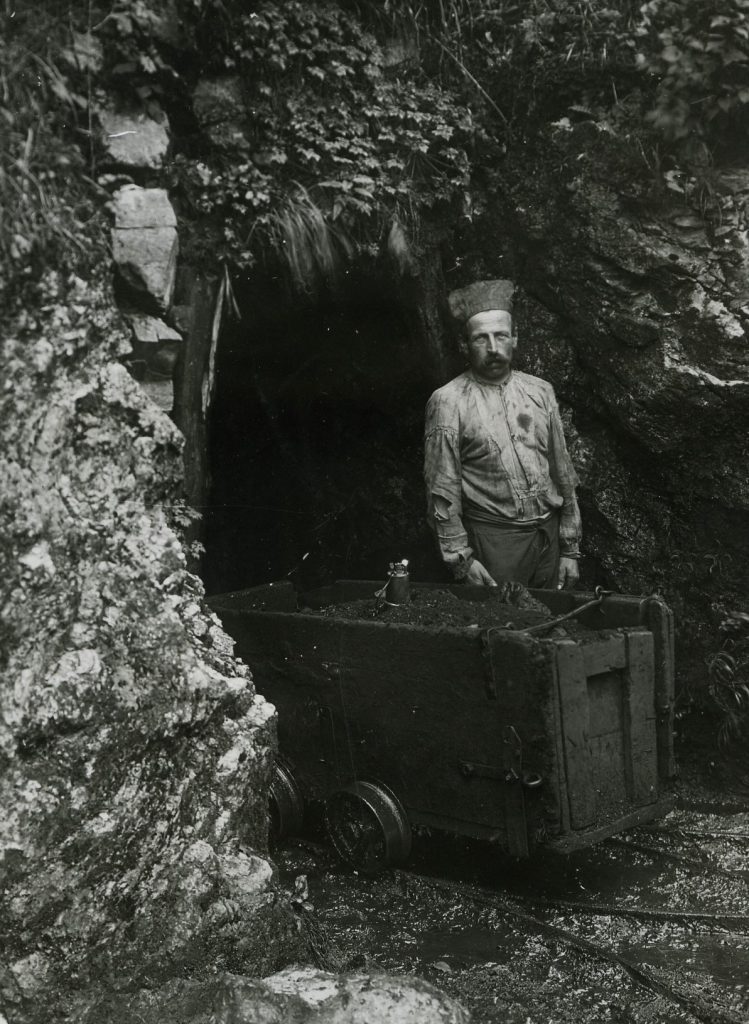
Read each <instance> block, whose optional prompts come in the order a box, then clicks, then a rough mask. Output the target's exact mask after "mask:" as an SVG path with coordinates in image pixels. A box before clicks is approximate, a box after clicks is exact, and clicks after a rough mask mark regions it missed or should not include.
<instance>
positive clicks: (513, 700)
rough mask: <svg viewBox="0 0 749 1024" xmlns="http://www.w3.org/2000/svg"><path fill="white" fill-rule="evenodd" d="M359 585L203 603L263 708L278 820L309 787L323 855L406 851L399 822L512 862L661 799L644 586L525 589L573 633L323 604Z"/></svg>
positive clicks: (661, 704)
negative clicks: (271, 732) (319, 807)
mask: <svg viewBox="0 0 749 1024" xmlns="http://www.w3.org/2000/svg"><path fill="white" fill-rule="evenodd" d="M377 586H378V585H377V584H376V583H375V582H372V581H361V580H342V581H339V582H337V583H335V584H332V585H331V586H328V587H323V588H320V589H318V590H316V591H313V592H310V593H307V594H304V595H297V594H296V593H295V592H294V590H293V588H292V587H291V586H289V585H288V584H275V585H273V584H271V585H266V586H262V587H253V588H250V589H248V590H243V591H238V592H234V593H231V594H223V595H220V596H218V597H214V598H213V599H212V600H211V604H212V606H213V608H214V610H215V611H216V612H217V614H218V615H219V616H220V618H221V620H222V622H223V625H224V627H225V628H226V630H227V631H228V632H229V634H230V635H232V636H233V637H234V639H235V640H236V643H237V654H238V655H239V656H240V657H242V658H243V659H244V660H245V661H246V662H247V663H248V664H249V666H250V667H251V669H252V672H253V675H254V679H255V683H256V686H257V688H258V690H259V692H261V693H263V694H264V696H266V697H267V698H268V699H269V700H270V701H272V702H273V703H274V704H275V705H276V707H277V710H278V733H279V749H280V752H281V756H280V757H279V759H278V762H277V765H276V776H275V778H274V781H273V784H272V801H271V805H272V817H273V819H274V823H275V830H276V832H277V833H278V834H281V835H283V834H290V833H293V832H294V831H296V830H297V829H299V828H300V827H301V824H302V818H303V813H304V805H305V802H306V801H321V802H323V803H324V804H325V807H326V811H325V814H326V821H327V826H328V831H329V834H330V837H331V839H332V841H333V844H334V846H335V847H336V849H337V850H338V852H339V853H340V854H341V855H342V856H343V857H344V859H346V860H348V861H349V862H350V863H352V864H353V865H354V866H355V867H357V868H358V869H360V870H362V871H374V870H377V869H379V868H381V867H383V866H386V865H388V864H394V863H398V862H399V861H402V860H404V859H405V858H406V857H407V855H408V852H409V849H410V842H411V832H412V829H413V828H414V827H423V828H428V829H439V830H444V831H446V832H448V833H453V834H457V835H463V836H469V837H474V838H477V839H483V840H487V841H488V842H490V843H494V844H496V845H497V847H499V848H500V849H501V850H503V851H505V852H506V853H508V854H510V855H512V856H515V857H519V858H523V857H527V856H528V855H529V854H530V853H532V852H533V851H534V849H536V848H538V847H553V848H556V849H558V850H563V851H570V850H573V849H576V848H580V847H584V846H589V845H592V844H594V843H596V842H599V841H600V840H602V839H604V838H606V837H607V836H610V835H613V834H615V833H617V832H621V831H623V830H624V829H627V828H629V827H632V826H634V825H636V824H640V823H642V822H647V821H650V820H652V819H654V818H656V817H659V816H661V815H663V814H664V813H665V812H666V811H667V810H668V809H669V807H670V806H671V804H672V798H671V783H672V780H673V776H674V756H673V739H672V735H673V691H674V655H673V619H672V614H671V612H670V610H669V609H668V607H667V606H666V604H665V603H664V602H663V601H662V600H661V599H660V598H659V597H629V596H621V595H614V594H611V595H606V596H603V595H601V596H599V597H598V598H596V597H595V596H594V595H591V594H584V593H576V592H565V591H558V592H557V591H533V592H532V593H533V595H534V596H535V597H536V598H537V599H539V600H540V601H542V602H543V603H544V605H545V606H546V607H548V608H549V610H550V615H552V616H556V617H559V616H562V615H567V614H569V613H570V612H575V614H576V618H575V619H574V620H573V621H574V622H576V623H579V627H580V628H578V629H577V632H576V633H575V634H573V635H567V633H566V632H565V631H564V630H563V629H562V630H560V629H559V628H558V627H557V629H552V630H550V631H549V630H542V631H541V632H540V633H537V634H534V633H533V632H530V633H528V632H525V631H523V630H522V629H515V628H512V626H511V624H510V625H509V627H508V628H506V622H505V620H507V619H508V618H509V619H511V618H512V615H511V614H508V609H507V607H506V606H500V610H499V611H498V614H497V624H496V625H490V626H488V627H486V626H485V627H483V628H480V627H479V626H476V625H471V624H469V625H467V626H465V627H460V628H455V627H443V626H440V625H412V624H401V623H396V622H391V621H388V618H387V613H385V614H384V615H381V616H378V617H375V618H372V617H370V618H367V619H355V618H351V617H344V616H343V615H340V616H339V615H338V614H337V611H336V606H341V607H342V606H344V605H346V604H350V602H352V601H357V600H362V599H370V600H371V601H373V602H374V594H375V591H376V590H377ZM435 586H436V585H433V584H415V585H414V584H412V587H411V592H412V595H414V598H416V597H418V593H419V590H420V589H422V588H429V587H432V588H434V587H435ZM442 589H443V590H445V589H447V590H449V591H450V592H451V593H452V594H454V595H456V596H458V597H459V598H460V599H461V600H464V601H474V602H475V601H487V600H489V599H490V598H491V591H490V590H487V588H478V587H469V586H454V587H444V586H443V587H442ZM321 609H323V610H324V614H321V613H320V610H321ZM510 611H511V609H510Z"/></svg>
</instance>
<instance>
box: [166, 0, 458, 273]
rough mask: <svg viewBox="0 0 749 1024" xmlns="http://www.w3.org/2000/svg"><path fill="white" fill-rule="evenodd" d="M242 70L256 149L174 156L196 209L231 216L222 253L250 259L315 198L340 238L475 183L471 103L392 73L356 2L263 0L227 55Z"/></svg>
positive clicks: (245, 18)
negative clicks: (195, 161)
mask: <svg viewBox="0 0 749 1024" xmlns="http://www.w3.org/2000/svg"><path fill="white" fill-rule="evenodd" d="M223 62H224V67H225V69H226V70H227V71H228V72H230V73H233V74H236V75H238V76H239V77H240V78H241V82H242V86H243V89H244V91H245V96H246V106H247V109H248V111H249V116H248V120H247V126H246V128H247V131H246V136H247V140H248V143H249V145H248V153H249V155H245V156H244V157H243V158H242V159H241V160H237V159H236V153H232V152H229V153H226V152H221V151H218V150H216V151H214V152H213V153H211V154H210V156H209V157H208V158H207V159H206V160H204V161H203V164H202V166H201V168H195V167H191V166H190V162H189V161H182V162H181V163H180V162H179V161H178V162H177V164H176V165H175V169H176V181H175V183H178V184H179V185H180V186H181V187H182V188H183V190H184V192H185V194H186V196H187V197H188V199H189V201H190V202H191V203H192V204H193V206H194V208H195V209H196V210H197V211H198V212H200V213H202V214H211V215H215V216H218V217H219V218H220V219H221V220H222V222H223V241H224V247H225V251H224V255H226V256H227V258H230V259H231V260H232V262H235V263H238V264H239V265H251V264H252V263H253V262H255V260H256V259H257V254H258V251H259V250H260V249H262V246H263V243H266V242H267V241H268V240H272V239H273V238H274V237H277V230H278V224H279V220H278V218H279V217H286V218H287V220H286V223H287V224H288V223H291V221H292V220H294V219H295V217H296V215H298V216H299V218H301V220H302V221H304V222H305V223H307V220H306V219H305V218H306V213H305V211H306V212H307V213H308V212H309V209H310V204H311V203H312V204H314V205H315V206H316V207H317V208H318V209H319V210H320V212H321V213H322V215H323V216H324V217H325V219H326V221H327V222H328V224H329V225H331V227H332V228H333V229H334V230H335V231H336V232H338V234H339V237H343V235H348V236H350V237H357V238H359V239H360V240H363V241H365V242H366V241H368V240H369V241H371V240H373V239H376V238H378V237H380V236H382V233H383V230H384V228H385V226H386V225H389V224H390V223H391V222H392V220H393V218H396V219H398V220H401V221H403V222H408V221H409V220H410V221H412V222H415V221H416V220H417V219H418V217H419V216H420V214H421V213H422V212H423V211H425V210H428V209H431V208H434V207H436V206H438V205H439V204H444V203H450V202H452V200H453V199H454V198H455V197H456V196H458V195H460V194H462V193H464V192H465V191H466V189H467V188H468V184H469V157H468V150H469V147H470V145H471V142H472V137H473V123H472V118H471V115H470V112H469V110H468V109H467V107H465V106H464V105H461V104H459V103H456V101H455V98H454V96H453V95H452V94H451V93H449V92H448V91H445V90H443V89H442V88H441V87H440V86H439V84H438V83H435V82H432V81H429V80H424V81H416V80H414V79H413V78H407V77H405V76H399V75H391V74H389V73H387V72H386V69H385V55H384V52H383V48H382V45H381V44H380V43H379V42H378V41H377V39H376V38H375V36H374V35H373V34H372V33H371V32H369V31H368V30H367V29H366V28H365V27H363V25H362V24H361V22H360V20H359V19H358V18H357V17H355V16H354V15H353V14H352V13H351V12H350V11H347V10H345V9H344V8H342V7H341V6H338V5H337V4H334V3H323V4H320V5H314V6H309V5H306V4H303V3H300V2H291V3H283V4H282V3H278V2H276V0H265V2H262V3H259V4H257V5H256V6H255V9H254V10H253V11H252V12H251V13H247V14H244V15H242V16H241V17H240V18H239V19H238V20H237V22H236V24H235V30H234V33H233V38H232V40H231V43H230V45H229V46H228V47H227V48H226V52H225V54H224V57H223Z"/></svg>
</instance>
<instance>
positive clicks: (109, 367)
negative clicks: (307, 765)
mask: <svg viewBox="0 0 749 1024" xmlns="http://www.w3.org/2000/svg"><path fill="white" fill-rule="evenodd" d="M41 306H43V307H44V308H43V309H42V310H41V311H40V312H39V313H37V314H30V313H24V314H21V315H20V316H19V317H18V318H17V319H16V322H15V324H14V331H13V332H12V334H11V336H10V337H8V338H7V339H6V341H5V344H4V348H3V364H4V367H5V371H6V375H5V389H4V393H3V398H2V401H3V406H2V415H1V416H0V424H1V426H0V433H1V436H0V451H2V453H3V455H2V459H1V460H0V475H2V479H3V492H2V496H1V498H0V527H1V529H0V535H1V538H0V567H1V569H2V597H1V600H0V606H1V607H2V620H1V622H2V645H1V646H2V661H1V662H0V670H1V671H2V686H1V687H0V759H1V760H2V766H3V771H2V776H1V777H0V805H1V806H2V807H3V816H2V821H1V822H0V857H1V859H0V870H1V871H2V881H3V892H4V897H3V905H2V911H1V912H0V921H1V922H2V923H1V924H0V932H1V935H0V945H1V946H2V949H3V954H4V965H3V967H2V969H1V970H0V1010H1V1011H2V1012H3V1013H4V1014H5V1015H6V1017H7V1018H8V1019H9V1020H13V1021H14V1022H21V1021H25V1020H35V1019H45V1020H51V1019H55V1017H56V1015H57V1014H58V1013H59V1012H61V1005H62V1002H63V1001H64V999H65V998H67V996H69V994H70V992H71V991H73V990H79V991H83V992H85V991H86V990H87V989H88V988H89V987H91V986H93V987H94V988H95V990H96V991H97V993H99V994H100V990H101V986H102V985H105V986H106V987H107V988H109V989H111V990H112V991H116V990H118V989H123V988H124V989H127V988H128V987H130V988H132V987H136V988H137V987H140V986H142V985H147V984H152V983H153V981H154V979H158V980H159V982H160V983H161V982H163V981H164V979H166V978H169V977H170V976H178V975H179V976H182V975H184V973H185V971H190V972H193V973H194V974H196V975H199V974H200V973H201V972H202V971H206V970H210V971H214V970H215V969H216V968H220V969H225V970H230V971H235V972H239V973H247V974H253V975H257V974H265V973H268V972H269V971H273V970H274V969H277V968H278V967H281V966H283V965H284V964H286V963H288V962H289V961H290V960H293V959H302V960H303V959H306V958H308V957H309V952H308V950H307V949H306V947H305V944H304V939H303V934H302V932H301V930H300V926H299V924H298V919H297V917H296V916H295V914H294V912H293V909H292V908H291V907H290V905H289V904H287V903H286V902H285V900H284V898H283V896H282V895H280V894H279V893H278V892H277V891H276V888H275V886H274V884H273V881H272V874H273V871H272V867H271V865H270V863H269V862H268V860H267V859H266V856H265V853H264V851H265V847H266V832H267V822H266V815H265V800H266V792H267V785H268V777H269V771H270V764H271V755H272V750H273V746H274V712H273V708H272V707H271V706H270V705H269V704H267V703H266V702H265V701H264V700H263V699H262V697H259V696H258V695H256V694H255V690H254V687H253V684H252V680H251V677H250V674H249V671H248V669H247V667H246V666H245V665H243V664H240V663H239V662H237V661H236V660H235V659H234V658H233V656H232V642H231V641H230V639H229V638H228V637H227V636H226V635H225V634H224V633H223V631H222V629H221V627H220V625H219V623H218V620H217V619H216V618H215V617H214V616H213V615H212V614H211V613H210V612H208V611H207V609H206V608H205V606H204V604H203V603H202V594H203V587H202V584H201V582H200V580H199V579H197V578H196V577H194V576H192V575H191V574H190V573H188V572H187V571H186V563H185V554H184V551H183V549H182V547H181V544H180V541H179V539H178V536H177V534H176V533H175V528H177V527H178V524H179V520H180V515H181V513H180V505H179V493H180V487H181V449H182V438H181V436H180V434H179V432H178V431H177V430H176V428H175V427H174V425H173V423H172V422H171V421H170V420H169V419H168V417H167V416H165V415H164V414H163V413H162V412H160V411H159V410H158V409H156V408H155V407H154V406H153V405H152V404H151V402H150V401H149V400H148V399H147V397H146V396H145V395H144V394H143V392H142V390H141V388H140V387H139V385H138V384H137V383H136V382H135V381H134V380H133V379H132V378H131V377H130V375H129V374H128V373H127V371H126V370H125V368H124V367H123V366H122V365H120V364H119V363H118V362H117V357H118V356H122V355H124V354H125V353H126V352H127V351H128V349H129V343H128V339H127V334H126V332H125V331H124V329H123V326H122V324H121V323H120V321H119V319H118V317H117V315H116V313H115V311H114V307H113V305H112V299H111V293H110V292H109V290H108V289H107V288H106V287H103V286H101V285H98V286H93V285H91V284H85V283H84V282H82V281H79V280H77V279H71V280H69V281H63V280H60V279H59V277H57V276H56V275H54V274H50V275H48V277H47V279H46V280H45V282H44V283H43V286H42V294H40V307H41Z"/></svg>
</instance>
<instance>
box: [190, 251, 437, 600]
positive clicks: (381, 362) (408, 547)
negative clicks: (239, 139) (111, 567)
mask: <svg viewBox="0 0 749 1024" xmlns="http://www.w3.org/2000/svg"><path fill="white" fill-rule="evenodd" d="M394 292H395V289H394V288H393V284H392V282H389V281H388V280H387V279H386V277H385V276H384V275H379V274H377V273H373V272H372V271H371V269H367V268H363V267H360V268H358V269H352V270H350V271H349V272H348V273H347V274H346V276H345V279H344V284H343V285H342V286H340V287H339V288H338V289H336V291H330V290H329V291H326V292H324V293H320V294H318V295H316V296H315V297H314V298H310V297H307V298H299V297H298V296H292V295H290V292H289V290H288V287H286V286H285V285H284V283H283V282H282V280H281V279H280V278H278V277H273V276H271V275H267V276H264V277H260V276H255V277H253V279H252V280H251V281H246V282H244V283H242V282H241V281H240V282H239V283H237V284H236V285H235V294H236V299H237V304H238V307H239V312H240V317H239V318H238V319H237V320H236V321H235V322H234V323H233V324H232V323H229V324H228V325H227V326H226V327H225V329H224V332H223V335H222V337H221V339H220V342H219V346H218V350H217V355H216V360H217V362H216V383H215V393H214V399H213V403H212V412H211V420H210V426H209V436H210V446H209V460H210V491H209V495H208V501H207V506H208V507H207V509H206V510H205V516H204V524H205V526H204V544H205V549H206V552H205V557H204V568H203V576H204V580H205V583H206V589H207V591H208V593H209V594H215V593H221V592H226V591H230V590H236V589H241V588H243V587H247V586H252V585H255V584H258V583H264V582H269V581H273V580H279V579H282V578H285V577H289V578H291V579H293V581H294V582H295V583H296V584H297V585H298V586H300V587H304V588H308V587H312V586H317V585H319V584H320V583H322V582H327V581H330V580H332V579H334V578H340V577H344V576H348V577H357V578H369V579H380V578H382V579H384V577H385V573H386V571H387V566H388V563H389V562H390V561H392V560H393V559H396V558H398V559H399V558H402V557H408V558H410V559H411V561H412V564H413V566H414V570H415V572H416V573H417V574H418V576H419V577H420V578H422V579H440V578H442V569H441V565H440V563H439V561H438V560H437V558H436V556H435V552H434V549H433V542H432V538H431V537H430V535H429V533H428V530H427V527H426V524H425V519H424V497H423V484H422V466H421V458H422V431H423V413H424V405H425V402H426V400H427V398H428V397H429V394H430V392H431V390H432V389H433V388H434V387H435V386H437V385H438V384H439V383H441V379H440V370H439V358H438V356H437V354H436V352H435V351H431V346H430V344H429V342H428V341H426V340H425V332H424V331H423V330H422V331H420V330H419V329H418V327H417V326H416V325H417V321H418V317H417V316H416V315H415V309H414V306H413V305H412V304H409V302H408V301H407V300H406V301H404V300H403V299H400V300H398V299H395V298H394V297H393V296H394ZM442 379H444V378H442ZM305 556H306V557H305Z"/></svg>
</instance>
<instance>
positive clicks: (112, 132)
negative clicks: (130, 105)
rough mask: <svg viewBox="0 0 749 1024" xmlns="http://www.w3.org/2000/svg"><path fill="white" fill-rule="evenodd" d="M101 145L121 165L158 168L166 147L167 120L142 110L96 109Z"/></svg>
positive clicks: (113, 161) (162, 161)
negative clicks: (160, 119) (156, 117)
mask: <svg viewBox="0 0 749 1024" xmlns="http://www.w3.org/2000/svg"><path fill="white" fill-rule="evenodd" d="M99 122H100V123H101V128H102V135H103V140H102V141H103V143H104V149H105V150H106V153H107V155H108V157H109V160H110V161H111V162H112V163H114V164H117V165H118V166H121V167H130V168H142V169H145V170H158V169H159V168H160V167H161V166H162V165H163V163H164V158H165V157H166V154H167V151H168V149H169V131H168V124H160V123H159V122H158V121H154V120H153V118H151V117H148V116H147V115H146V114H143V113H130V112H125V111H116V110H107V109H105V110H100V111H99Z"/></svg>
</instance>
